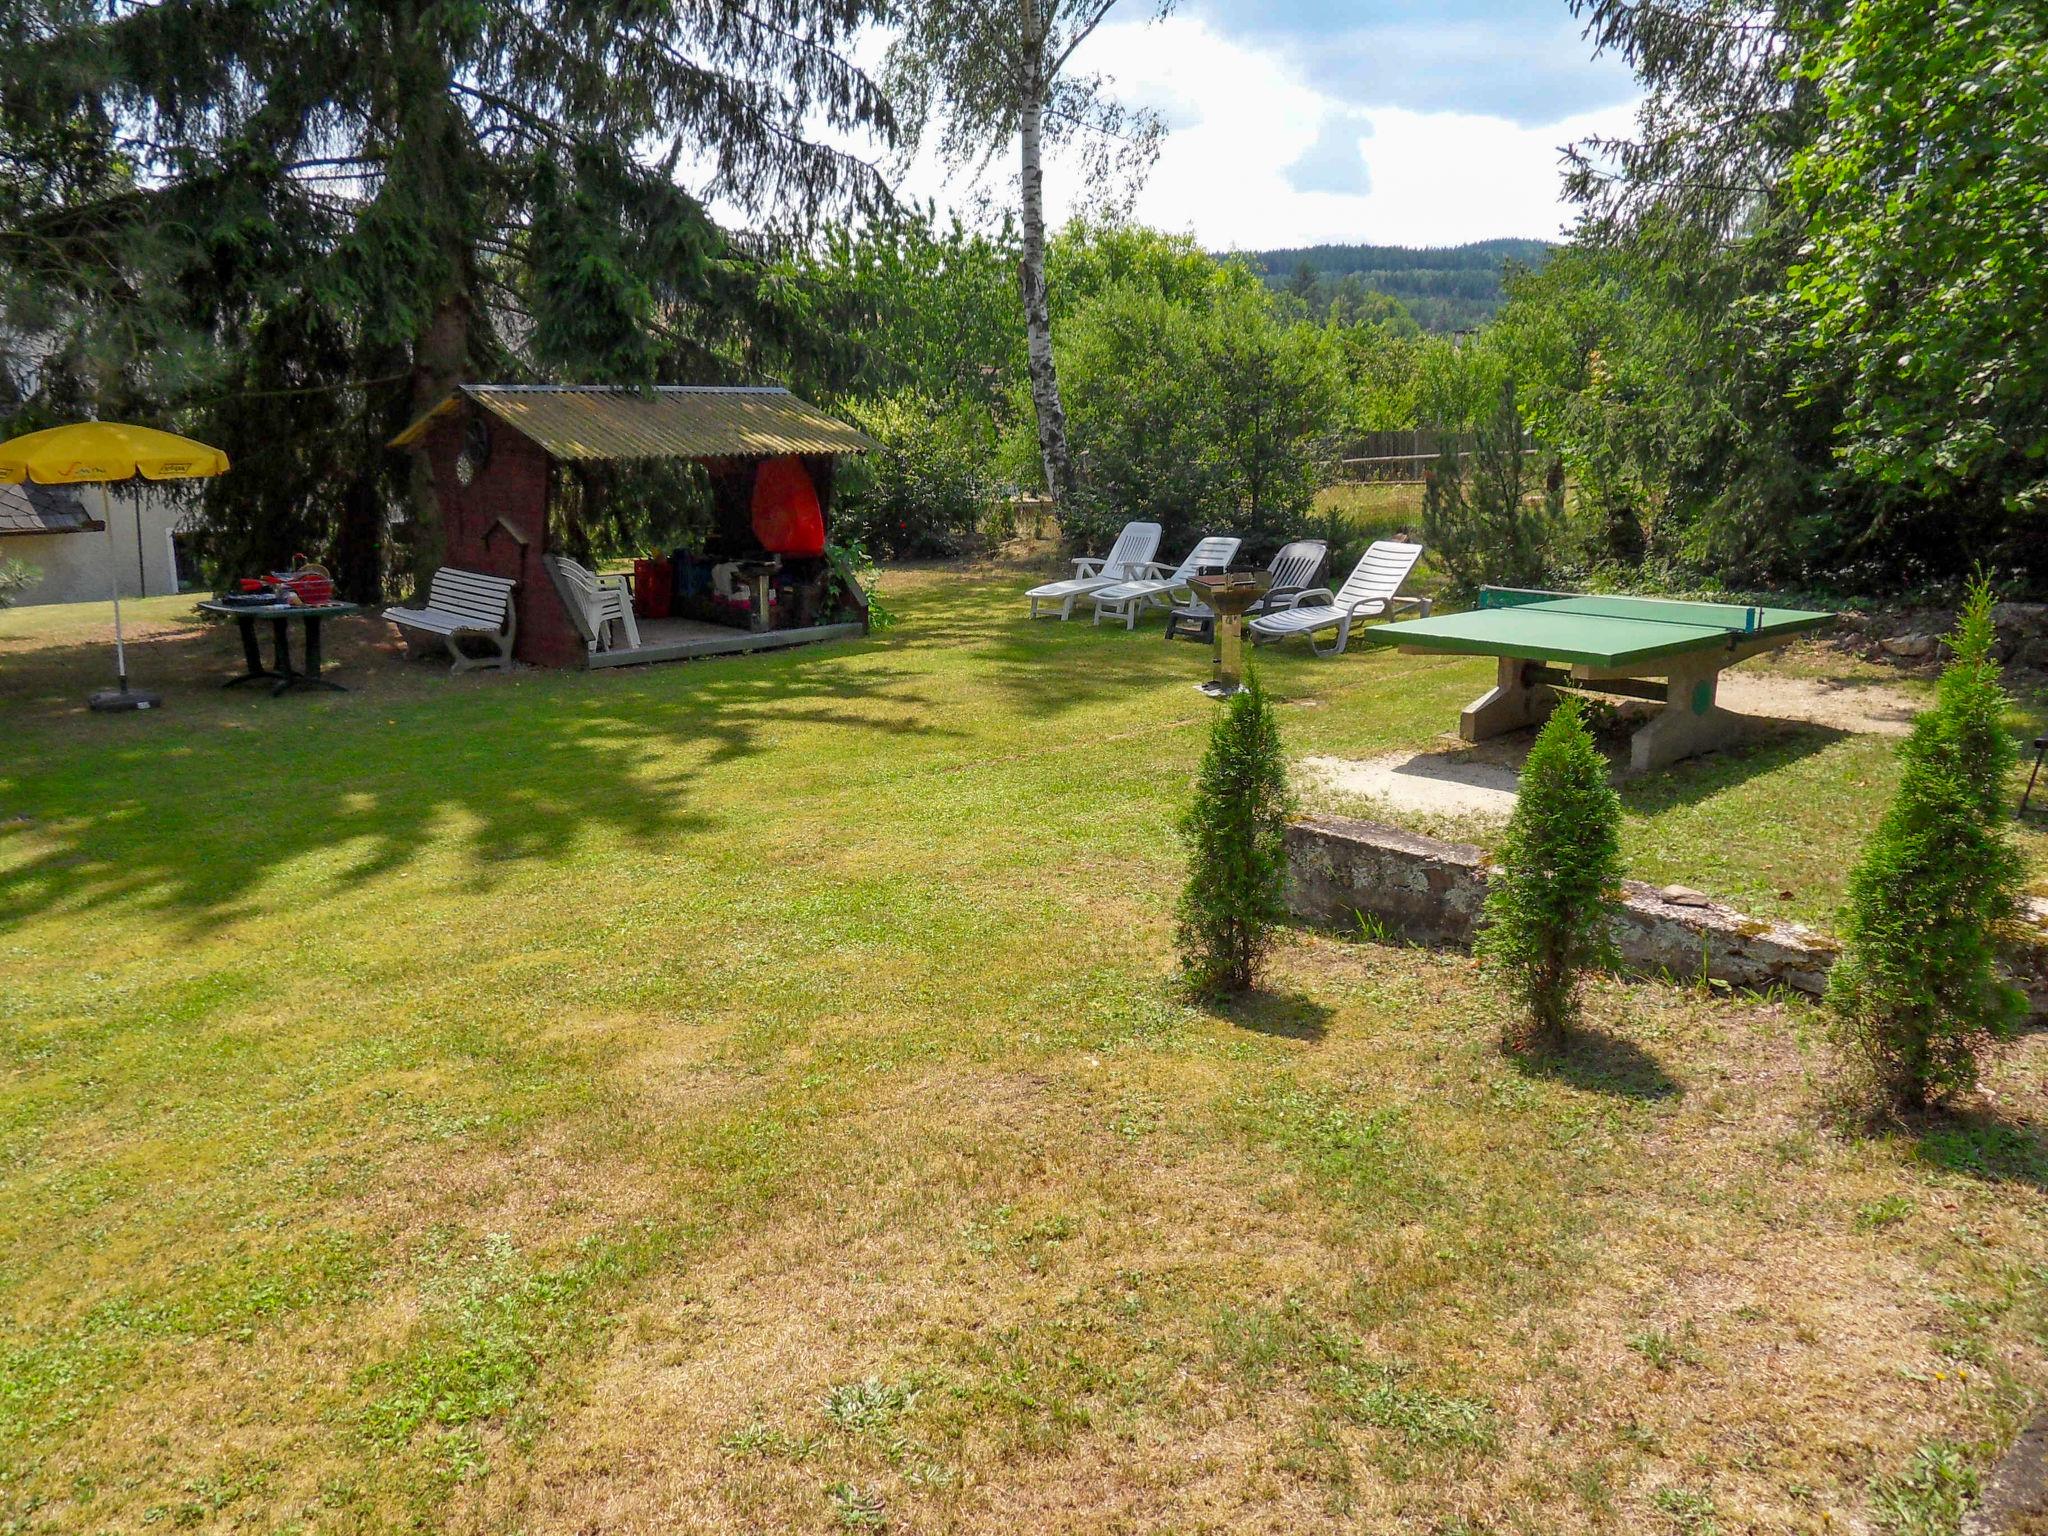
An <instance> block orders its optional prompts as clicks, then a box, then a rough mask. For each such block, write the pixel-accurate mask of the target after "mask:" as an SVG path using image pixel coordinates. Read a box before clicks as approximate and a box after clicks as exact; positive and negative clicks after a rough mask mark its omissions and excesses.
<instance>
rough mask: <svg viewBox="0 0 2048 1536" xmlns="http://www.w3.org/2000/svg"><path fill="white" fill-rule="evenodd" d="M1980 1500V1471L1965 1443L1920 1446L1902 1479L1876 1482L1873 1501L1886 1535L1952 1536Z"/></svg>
mask: <svg viewBox="0 0 2048 1536" xmlns="http://www.w3.org/2000/svg"><path fill="white" fill-rule="evenodd" d="M1976 1499H1977V1469H1976V1468H1975V1467H1973V1466H1971V1465H1970V1459H1969V1455H1968V1453H1967V1452H1966V1451H1965V1450H1964V1448H1963V1447H1961V1446H1959V1445H1954V1444H1951V1443H1950V1442H1947V1441H1942V1440H1936V1441H1934V1442H1932V1443H1931V1444H1928V1445H1923V1446H1921V1447H1920V1448H1919V1449H1918V1450H1916V1451H1915V1452H1914V1453H1913V1460H1912V1461H1911V1462H1910V1463H1909V1464H1908V1465H1907V1467H1906V1470H1905V1471H1904V1472H1903V1473H1901V1474H1900V1475H1899V1476H1897V1477H1886V1478H1880V1479H1878V1481H1877V1482H1875V1483H1874V1484H1872V1485H1871V1490H1870V1502H1871V1505H1872V1507H1873V1508H1874V1509H1875V1511H1876V1513H1877V1519H1878V1522H1879V1523H1878V1529H1879V1530H1881V1531H1883V1532H1885V1533H1886V1536H1951V1533H1952V1532H1954V1531H1955V1530H1957V1529H1958V1528H1959V1527H1960V1525H1961V1524H1962V1519H1963V1516H1964V1515H1965V1514H1967V1513H1968V1512H1969V1508H1970V1506H1971V1505H1972V1504H1973V1503H1975V1502H1976Z"/></svg>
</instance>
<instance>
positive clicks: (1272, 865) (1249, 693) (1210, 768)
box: [1175, 671, 1288, 997]
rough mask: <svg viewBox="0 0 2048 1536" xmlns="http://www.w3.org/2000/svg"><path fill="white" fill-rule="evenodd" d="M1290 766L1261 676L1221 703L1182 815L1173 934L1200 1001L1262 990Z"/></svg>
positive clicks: (1280, 892) (1252, 676)
mask: <svg viewBox="0 0 2048 1536" xmlns="http://www.w3.org/2000/svg"><path fill="white" fill-rule="evenodd" d="M1287 809H1288V798H1287V766H1286V762H1285V760H1284V758H1283V757H1282V756H1281V751H1280V727H1279V724H1278V723H1277V721H1276V720H1275V719H1274V717H1273V706H1272V703H1271V702H1270V701H1269V700H1268V699H1267V697H1266V694H1265V690H1264V689H1263V688H1261V687H1260V685H1259V679H1258V675H1257V673H1256V672H1253V671H1247V672H1246V674H1245V691H1244V692H1242V693H1239V694H1237V695H1236V696H1235V697H1233V698H1232V699H1231V700H1230V701H1229V702H1228V703H1226V704H1225V705H1224V706H1223V710H1222V712H1221V713H1220V714H1219V715H1218V716H1217V717H1216V723H1215V725H1214V726H1212V727H1211V728H1210V731H1209V746H1208V749H1207V750H1206V751H1205V752H1204V753H1203V754H1202V768H1201V773H1200V776H1199V777H1198V778H1197V780H1196V783H1195V798H1194V800H1193V802H1192V803H1191V804H1190V805H1189V806H1188V810H1187V814H1186V815H1185V816H1184V817H1182V819H1181V836H1182V838H1183V840H1184V841H1185V842H1186V844H1187V848H1188V879H1187V884H1186V886H1185V887H1183V889H1182V891H1181V898H1180V909H1179V920H1178V924H1177V926H1176V929H1175V937H1176V941H1177V943H1178V945H1179V949H1180V963H1181V973H1182V975H1183V976H1184V977H1185V979H1186V981H1187V984H1188V987H1189V989H1190V990H1191V991H1193V992H1194V993H1195V994H1196V995H1197V996H1201V997H1222V996H1227V995H1229V994H1232V993H1238V992H1246V991H1249V990H1250V989H1251V988H1252V987H1254V986H1256V985H1257V984H1258V979H1259V972H1260V970H1261V968H1262V967H1263V965H1264V963H1265V958H1266V954H1267V952H1268V950H1269V949H1270V948H1271V947H1272V942H1273V933H1274V930H1275V929H1276V928H1277V927H1278V926H1279V924H1280V922H1281V920H1282V919H1283V918H1284V917H1285V915H1286V903H1285V892H1284V884H1285V880H1286V874H1287V849H1286V831H1287Z"/></svg>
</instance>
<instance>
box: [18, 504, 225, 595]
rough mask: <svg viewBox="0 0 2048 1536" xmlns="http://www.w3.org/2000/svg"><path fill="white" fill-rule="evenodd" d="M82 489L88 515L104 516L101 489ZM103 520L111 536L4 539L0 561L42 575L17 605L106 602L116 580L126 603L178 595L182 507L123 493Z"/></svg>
mask: <svg viewBox="0 0 2048 1536" xmlns="http://www.w3.org/2000/svg"><path fill="white" fill-rule="evenodd" d="M80 489H81V492H82V499H83V500H84V503H85V507H86V510H87V511H88V512H90V513H91V514H92V515H93V516H94V517H96V518H97V517H99V516H101V515H102V513H101V510H100V493H99V488H98V487H97V486H90V485H88V486H83V487H81V488H80ZM104 515H105V517H106V521H107V529H108V532H107V533H30V534H16V535H11V536H9V537H7V538H0V559H11V560H19V561H21V562H22V563H23V564H25V565H29V566H33V567H35V569H36V570H37V571H38V572H39V573H40V578H39V579H38V580H37V581H36V582H35V584H34V585H32V586H30V587H29V588H28V589H27V590H26V591H25V592H22V593H20V594H18V595H17V596H16V597H15V599H14V601H15V602H16V603H17V604H19V605H20V606H22V607H29V606H32V605H36V604H42V603H103V602H105V601H106V600H107V598H108V596H109V595H110V593H111V591H112V585H113V581H114V580H115V579H118V580H119V582H120V586H121V596H123V597H124V598H126V597H162V596H165V595H166V594H168V593H173V592H176V591H177V590H178V577H177V569H176V567H175V565H174V564H173V562H172V556H171V535H172V533H174V532H175V531H176V530H177V527H178V524H179V522H180V521H181V520H182V519H183V517H184V515H185V507H184V506H183V504H182V503H180V502H179V501H177V500H174V499H173V498H171V497H169V496H165V495H161V494H153V493H151V492H149V491H146V490H145V491H142V492H139V493H138V492H135V491H131V490H128V489H126V488H123V489H120V490H110V491H109V493H108V497H107V507H106V512H105V514H104ZM138 517H139V518H140V520H141V525H142V527H141V532H142V547H141V553H140V559H139V560H138V557H137V551H136V542H135V540H136V521H137V519H138ZM109 534H111V536H112V538H111V542H110V541H109Z"/></svg>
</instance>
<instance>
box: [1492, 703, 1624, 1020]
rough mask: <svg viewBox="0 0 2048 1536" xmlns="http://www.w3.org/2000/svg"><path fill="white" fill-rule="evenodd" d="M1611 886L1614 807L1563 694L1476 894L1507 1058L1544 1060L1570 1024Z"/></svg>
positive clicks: (1596, 957) (1600, 935) (1599, 760)
mask: <svg viewBox="0 0 2048 1536" xmlns="http://www.w3.org/2000/svg"><path fill="white" fill-rule="evenodd" d="M1620 883H1621V799H1620V797H1619V796H1618V795H1616V794H1615V792H1614V788H1613V786H1612V785H1610V784H1609V783H1608V782H1607V760H1606V759H1605V758H1603V757H1602V756H1601V755H1600V752H1599V749H1598V748H1597V747H1595V746H1594V745H1593V737H1592V735H1591V733H1590V732H1588V731H1587V729H1586V723H1585V720H1584V718H1583V716H1582V714H1581V709H1580V703H1579V699H1578V697H1577V696H1576V695H1574V694H1566V695H1564V696H1563V697H1562V698H1560V699H1559V700H1558V702H1557V708H1556V709H1555V710H1554V711H1553V712H1552V713H1551V716H1550V719H1549V720H1548V721H1547V722H1546V723H1545V724H1544V727H1543V729H1542V730H1541V731H1540V732H1539V733H1538V734H1537V737H1536V743H1535V745H1534V746H1532V747H1531V748H1530V749H1529V760H1528V761H1527V762H1526V763H1525V764H1523V766H1522V782H1521V792H1520V794H1519V795H1518V796H1517V797H1516V799H1515V810H1514V814H1513V815H1512V816H1511V817H1510V818H1509V820H1508V829H1507V835H1506V836H1505V837H1504V838H1503V839H1502V841H1501V847H1500V855H1499V857H1498V859H1497V860H1496V861H1495V868H1494V870H1493V873H1492V876H1491V878H1490V879H1489V880H1488V882H1487V888H1486V910H1485V918H1484V922H1483V925H1482V927H1481V929H1480V934H1479V942H1478V950H1479V953H1480V955H1481V956H1482V957H1483V958H1484V959H1485V960H1486V962H1487V964H1488V965H1489V966H1491V967H1493V968H1494V969H1495V970H1497V971H1498V972H1499V974H1500V977H1501V982H1502V985H1503V986H1504V988H1505V989H1506V991H1507V993H1508V996H1509V997H1510V998H1511V999H1512V1000H1513V1002H1514V1005H1515V1007H1516V1010H1517V1012H1516V1014H1515V1015H1514V1016H1513V1017H1511V1018H1510V1019H1508V1020H1507V1021H1506V1023H1505V1024H1504V1025H1503V1026H1502V1029H1501V1043H1502V1045H1503V1047H1505V1048H1507V1049H1509V1050H1534V1051H1538V1052H1551V1051H1555V1050H1557V1049H1558V1048H1559V1047H1561V1046H1562V1045H1563V1044H1564V1036H1565V1030H1566V1029H1567V1028H1568V1027H1569V1026H1570V1024H1571V1023H1572V1021H1573V1020H1574V1019H1575V1018H1576V1017H1577V1016H1578V1009H1579V986H1580V978H1581V975H1582V973H1583V972H1584V971H1585V970H1586V969H1587V968H1588V967H1591V966H1596V965H1602V964H1607V963H1609V962H1610V959H1611V952H1612V940H1611V939H1610V937H1609V935H1608V930H1607V923H1608V916H1609V912H1610V909H1611V904H1612V902H1613V899H1614V893H1615V890H1616V888H1617V887H1618V886H1619V885H1620Z"/></svg>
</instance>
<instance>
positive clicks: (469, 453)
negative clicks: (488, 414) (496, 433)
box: [455, 416, 491, 486]
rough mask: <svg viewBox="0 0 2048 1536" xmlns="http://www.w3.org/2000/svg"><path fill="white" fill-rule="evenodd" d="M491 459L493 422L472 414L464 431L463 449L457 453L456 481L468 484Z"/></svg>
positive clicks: (458, 483)
mask: <svg viewBox="0 0 2048 1536" xmlns="http://www.w3.org/2000/svg"><path fill="white" fill-rule="evenodd" d="M490 461H491V424H490V423H489V422H487V421H485V420H484V419H483V417H481V416H472V417H470V419H469V425H468V427H466V428H465V429H464V430H463V433H462V451H461V452H460V453H458V454H456V455H455V483H456V484H457V485H461V486H468V485H469V484H471V483H472V482H473V481H474V480H475V479H476V477H477V476H478V475H480V474H482V473H483V472H484V466H485V465H486V464H488V463H490Z"/></svg>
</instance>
